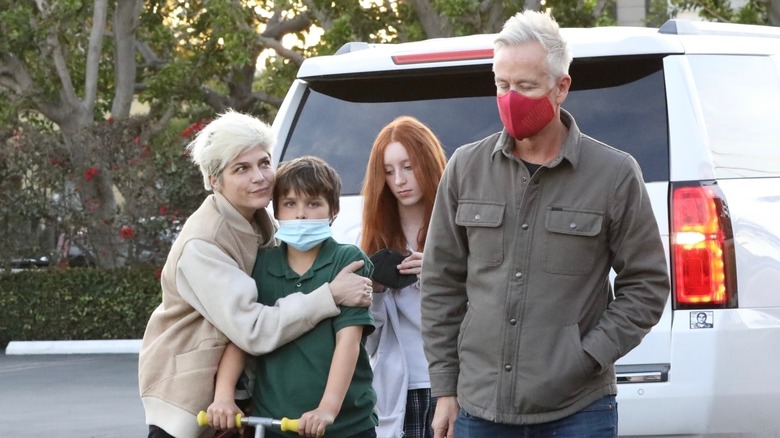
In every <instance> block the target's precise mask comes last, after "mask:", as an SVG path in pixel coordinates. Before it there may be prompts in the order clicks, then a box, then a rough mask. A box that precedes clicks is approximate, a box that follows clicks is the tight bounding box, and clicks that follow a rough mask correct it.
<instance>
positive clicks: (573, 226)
mask: <svg viewBox="0 0 780 438" xmlns="http://www.w3.org/2000/svg"><path fill="white" fill-rule="evenodd" d="M569 228H571V229H572V230H573V229H575V228H577V224H575V223H574V222H572V223H570V224H569Z"/></svg>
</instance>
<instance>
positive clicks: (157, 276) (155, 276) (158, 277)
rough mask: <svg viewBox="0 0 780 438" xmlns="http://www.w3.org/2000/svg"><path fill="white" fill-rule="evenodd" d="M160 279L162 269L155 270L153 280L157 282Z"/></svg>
mask: <svg viewBox="0 0 780 438" xmlns="http://www.w3.org/2000/svg"><path fill="white" fill-rule="evenodd" d="M160 277H162V268H157V270H156V271H154V278H156V279H158V280H159V279H160Z"/></svg>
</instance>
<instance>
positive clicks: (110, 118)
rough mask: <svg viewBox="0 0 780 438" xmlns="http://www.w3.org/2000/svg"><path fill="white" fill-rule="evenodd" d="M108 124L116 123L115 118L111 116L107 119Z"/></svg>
mask: <svg viewBox="0 0 780 438" xmlns="http://www.w3.org/2000/svg"><path fill="white" fill-rule="evenodd" d="M106 122H108V123H114V118H113V117H111V116H108V118H107V119H106Z"/></svg>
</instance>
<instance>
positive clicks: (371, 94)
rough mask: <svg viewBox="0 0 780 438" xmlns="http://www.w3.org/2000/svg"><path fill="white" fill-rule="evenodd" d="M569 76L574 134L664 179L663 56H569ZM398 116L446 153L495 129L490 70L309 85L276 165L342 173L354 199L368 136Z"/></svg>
mask: <svg viewBox="0 0 780 438" xmlns="http://www.w3.org/2000/svg"><path fill="white" fill-rule="evenodd" d="M570 74H571V76H572V87H571V90H570V91H569V95H568V97H567V98H566V101H565V102H564V104H563V107H564V108H565V109H566V110H568V111H570V112H571V113H572V114H573V115H574V117H575V119H576V120H577V124H578V125H579V127H580V129H581V130H582V131H583V132H584V133H585V134H588V135H590V136H591V137H594V138H596V139H598V140H601V141H603V142H605V143H607V144H609V145H611V146H614V147H616V148H618V149H622V150H625V151H627V152H629V153H631V154H632V155H633V156H634V157H635V158H636V159H637V161H638V162H639V164H640V166H641V167H642V172H643V175H644V178H645V180H646V181H648V182H649V181H666V180H668V178H669V158H668V157H669V153H668V133H667V132H668V129H667V121H666V120H667V115H666V99H665V93H664V80H663V66H662V58H661V57H660V56H656V57H650V56H646V57H620V58H598V59H577V60H575V61H574V63H573V64H572V66H571V69H570ZM399 115H411V116H414V117H416V118H418V119H419V120H420V121H422V122H423V123H425V124H427V125H428V126H429V127H430V128H431V130H432V131H433V132H434V133H435V134H436V135H437V136H438V137H439V140H440V141H441V142H442V145H443V146H444V148H445V149H446V151H447V155H448V156H449V155H451V154H452V152H453V151H454V150H455V149H456V148H457V147H459V146H461V145H463V144H466V143H470V142H473V141H477V140H479V139H482V138H484V137H486V136H488V135H490V134H492V133H494V132H497V131H500V130H501V128H502V127H501V121H500V119H499V116H498V110H497V107H496V96H495V86H494V82H493V73H492V71H491V65H489V64H488V65H483V66H469V67H464V68H450V69H426V70H412V71H410V70H406V71H395V72H383V73H374V74H371V75H353V76H341V77H321V78H315V79H311V80H309V87H308V88H307V91H306V93H305V95H304V97H303V99H302V102H301V105H300V106H299V108H298V112H297V114H296V117H295V119H294V121H293V124H292V127H291V130H290V134H289V135H288V137H287V138H286V139H280V143H281V145H282V146H283V148H282V154H281V156H280V160H281V161H286V160H289V159H292V158H295V157H299V156H302V155H317V156H320V157H322V158H323V159H325V160H326V161H328V162H329V163H330V164H331V165H333V166H334V167H335V168H336V170H337V171H338V172H339V174H340V175H341V178H342V180H343V190H342V194H343V195H354V194H358V193H360V188H361V185H362V182H363V176H364V173H365V166H366V163H367V161H368V155H369V152H370V150H371V146H372V144H373V141H374V138H375V137H376V135H377V133H378V132H379V130H380V129H382V127H383V126H384V125H386V124H387V123H389V122H390V121H392V120H393V119H394V118H396V117H397V116H399Z"/></svg>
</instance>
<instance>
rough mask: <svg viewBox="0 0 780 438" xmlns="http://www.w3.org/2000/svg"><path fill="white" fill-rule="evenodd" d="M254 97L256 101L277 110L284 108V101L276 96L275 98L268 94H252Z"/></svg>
mask: <svg viewBox="0 0 780 438" xmlns="http://www.w3.org/2000/svg"><path fill="white" fill-rule="evenodd" d="M252 97H253V98H254V99H256V100H259V101H260V102H265V103H267V104H270V105H273V106H274V107H276V108H279V107H280V106H282V100H283V99H280V98H278V97H276V96H273V95H271V94H268V93H259V92H257V93H252Z"/></svg>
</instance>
